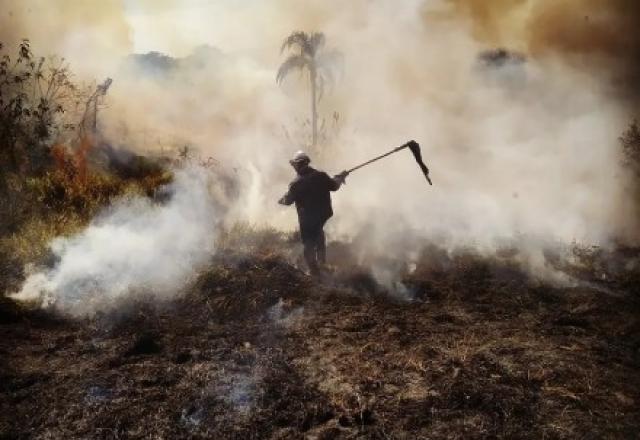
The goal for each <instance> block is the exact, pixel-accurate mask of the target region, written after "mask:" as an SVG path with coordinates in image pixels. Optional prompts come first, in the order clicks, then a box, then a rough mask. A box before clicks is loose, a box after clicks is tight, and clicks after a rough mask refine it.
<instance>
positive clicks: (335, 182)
mask: <svg viewBox="0 0 640 440" xmlns="http://www.w3.org/2000/svg"><path fill="white" fill-rule="evenodd" d="M348 175H349V173H348V172H346V171H343V172H341V173H340V174H336V175H335V176H333V178H331V177H329V176H328V175H327V177H328V178H329V190H331V191H338V189H340V186H342V185H345V184H346V182H345V180H346V178H347V176H348Z"/></svg>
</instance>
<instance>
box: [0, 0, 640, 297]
mask: <svg viewBox="0 0 640 440" xmlns="http://www.w3.org/2000/svg"><path fill="white" fill-rule="evenodd" d="M9 3H10V7H9V8H8V9H9V10H12V11H14V12H13V14H14V15H13V18H10V19H9V23H10V26H9V27H8V28H5V29H9V31H7V30H5V31H4V34H2V35H3V36H4V35H5V34H7V32H10V35H11V36H17V35H20V36H25V37H30V38H32V40H33V43H34V44H33V46H34V48H38V50H42V48H44V49H45V50H50V51H54V52H55V53H59V54H60V55H63V56H66V57H67V58H69V59H71V60H73V62H74V64H73V66H72V67H73V68H76V67H81V68H82V70H83V71H84V70H86V69H87V66H90V67H91V69H90V70H92V72H91V74H92V75H94V76H96V77H99V78H102V77H106V76H109V77H112V78H114V84H113V86H112V88H111V89H110V95H109V102H110V106H109V108H108V109H105V111H104V112H103V114H102V119H101V121H100V125H101V130H102V132H103V133H104V136H105V137H107V139H108V140H110V141H111V142H113V143H114V144H127V145H130V146H133V147H136V148H138V149H139V150H143V151H149V150H152V151H155V152H158V151H163V152H167V151H172V150H171V148H174V147H177V146H182V145H187V144H188V145H189V146H190V147H192V148H193V151H197V152H198V153H197V154H200V155H202V156H203V157H204V158H206V157H208V156H211V157H214V158H215V159H217V160H219V161H220V163H221V164H223V166H226V167H228V168H233V169H235V170H237V175H238V176H239V178H240V179H241V181H242V183H243V191H242V194H241V196H240V198H239V200H238V201H237V203H236V204H235V206H234V207H233V209H231V210H230V211H229V213H227V214H226V215H225V217H224V219H221V220H224V221H228V222H234V221H238V220H242V221H249V222H252V223H255V224H261V225H264V224H267V225H271V226H275V227H278V228H283V229H293V228H295V214H294V212H293V211H292V210H286V209H284V208H282V207H280V206H278V205H277V204H276V200H277V199H278V198H279V197H280V196H281V195H282V193H283V192H284V191H285V190H286V187H287V183H288V182H289V180H290V179H291V178H292V177H293V175H292V170H291V169H290V167H289V165H288V163H287V159H288V158H289V156H290V155H291V154H292V153H293V152H294V151H295V150H298V149H300V148H303V149H308V148H309V146H308V145H306V142H307V138H305V137H304V136H299V135H298V133H301V132H304V131H305V128H304V127H305V126H304V124H305V120H306V119H308V118H309V116H308V114H309V99H310V98H309V93H310V92H309V89H308V84H307V77H306V76H305V75H304V74H301V75H300V77H296V75H293V76H291V77H290V78H288V79H287V80H286V81H285V83H284V84H283V85H282V86H281V87H280V86H278V85H277V84H276V82H275V74H276V71H277V69H278V66H279V63H281V62H282V61H283V59H284V57H283V56H282V55H281V54H280V44H281V42H282V40H283V39H284V38H285V37H286V36H287V35H288V34H289V33H290V32H291V31H294V30H306V31H310V32H311V31H322V32H324V33H325V35H326V37H327V46H328V47H331V48H336V49H338V50H340V51H341V52H342V54H343V57H344V69H343V70H344V71H343V75H342V77H341V78H340V80H339V81H338V82H337V83H336V85H335V86H334V87H333V88H331V89H330V90H327V93H326V94H325V96H324V97H323V98H322V100H321V101H320V103H319V109H320V113H321V117H322V120H321V123H324V127H325V129H324V130H325V134H326V140H325V141H324V142H323V143H322V144H321V145H320V146H319V147H318V148H317V150H314V151H310V153H311V155H312V157H313V164H314V165H316V166H317V167H319V168H323V169H326V170H327V171H328V172H330V173H337V172H339V171H341V170H343V169H346V168H349V167H351V166H354V165H357V164H358V163H360V162H364V161H366V160H367V159H369V158H371V157H372V156H375V155H378V154H380V153H383V152H385V151H388V150H389V149H391V148H393V147H395V146H397V145H400V144H402V143H404V142H406V141H407V140H409V139H415V140H416V141H418V142H419V143H420V144H421V145H422V148H423V156H424V157H425V160H426V162H427V164H428V165H429V166H430V168H431V172H432V178H433V180H434V186H433V187H427V186H426V184H425V182H424V177H423V176H422V175H421V173H420V171H419V169H418V168H417V167H416V165H415V162H414V161H413V159H412V158H411V157H410V155H409V154H408V153H406V152H405V153H406V154H398V155H394V156H391V157H389V158H387V159H385V160H384V162H380V163H376V164H374V165H371V166H370V167H366V168H363V169H362V170H359V171H357V172H356V173H354V174H353V175H351V176H349V178H348V179H347V183H348V184H347V186H346V187H344V188H342V189H341V190H340V192H338V193H337V194H335V196H334V208H335V209H334V210H335V212H336V216H335V218H334V219H332V220H331V221H330V223H329V225H328V229H329V235H330V237H333V238H342V239H346V240H350V241H353V242H354V243H357V244H358V247H359V249H360V253H361V255H363V256H366V255H373V254H384V255H387V256H398V257H403V258H404V257H405V256H408V255H410V254H411V253H415V252H417V251H416V249H414V248H415V246H416V243H418V242H419V241H420V239H427V240H430V241H435V242H437V243H439V244H440V245H442V246H444V247H446V248H454V247H458V246H470V247H474V248H476V249H478V250H480V251H487V252H492V251H494V250H495V249H496V248H498V247H500V246H501V245H502V244H504V243H505V242H508V243H511V244H515V245H517V246H518V247H519V248H520V249H521V250H522V251H523V253H524V255H528V257H523V258H524V259H526V260H527V261H529V262H530V263H531V264H533V265H534V266H540V265H543V264H544V259H543V258H542V256H541V252H542V249H543V248H544V246H545V245H546V243H548V242H553V241H557V242H559V243H571V242H572V241H578V242H584V243H590V244H599V245H607V244H610V243H612V242H614V241H616V242H625V243H634V242H636V241H637V239H638V237H637V231H638V230H639V229H638V225H637V221H636V218H635V216H634V215H633V213H634V212H635V207H634V206H632V203H630V199H629V196H628V194H627V190H626V186H627V176H626V175H625V173H624V171H623V170H622V169H621V167H620V159H621V158H620V149H619V146H618V141H617V139H618V136H619V134H620V133H621V132H622V130H623V129H624V128H625V127H626V126H627V124H628V123H629V121H630V120H631V119H632V118H633V116H634V112H635V111H637V110H638V99H637V98H638V96H637V93H636V91H635V89H633V87H632V85H633V84H637V81H636V82H635V83H634V82H633V81H634V80H637V78H638V72H639V69H638V60H640V56H638V55H639V54H640V31H638V26H637V23H638V22H640V19H639V17H640V6H638V4H637V2H634V1H630V0H614V1H607V2H603V1H597V0H571V1H565V2H557V1H552V0H548V1H547V0H499V1H491V2H487V1H480V0H478V1H476V0H408V1H403V2H397V1H392V0H374V1H365V0H356V1H352V2H349V3H348V4H345V3H344V2H331V1H321V0H310V1H307V2H304V5H302V4H301V3H300V2H298V1H293V0H267V1H260V2H258V1H247V2H234V1H230V0H225V1H220V2H215V3H206V2H198V1H195V0H192V1H182V2H177V1H170V0H167V1H163V2H138V3H137V4H136V6H130V3H129V2H125V3H124V4H123V3H121V2H117V1H112V2H102V3H101V6H100V8H101V9H103V10H104V12H99V10H96V11H92V12H91V13H89V12H87V13H86V14H85V13H84V12H82V11H86V9H87V8H88V6H86V5H85V4H84V2H80V1H66V2H62V3H61V5H57V6H56V7H55V8H59V9H56V11H53V10H54V9H55V8H54V6H53V5H52V3H50V2H44V1H35V0H30V1H26V2H23V1H10V2H9ZM28 4H33V5H35V4H37V5H38V10H37V11H36V9H34V8H32V11H31V12H30V13H26V12H25V8H27V6H25V5H28ZM125 6H126V7H125ZM92 7H93V5H92ZM69 11H73V13H70V14H69V15H67V12H69ZM47 13H51V14H52V15H49V16H48V15H47ZM79 17H81V18H79ZM5 19H6V17H5ZM40 24H42V26H41V27H39V25H40ZM50 32H51V34H52V35H54V37H52V38H51V39H50V41H45V39H44V38H42V35H44V34H45V33H46V34H47V35H49V33H50ZM78 36H79V37H84V36H86V37H87V38H76V37H78ZM174 36H175V38H174ZM73 41H81V42H82V48H83V50H82V54H80V53H79V52H78V46H77V45H75V44H71V43H73ZM70 42H71V43H70ZM39 44H41V47H38V46H39ZM497 48H504V49H505V51H504V54H506V55H505V56H506V58H505V59H506V60H510V59H511V60H520V61H519V62H504V63H503V62H500V63H487V62H486V60H487V59H490V58H491V57H489V58H487V57H486V56H484V57H483V56H482V54H486V53H487V51H491V50H495V49H497ZM85 49H86V50H85ZM131 50H135V51H137V52H139V53H146V52H149V51H158V52H159V53H161V54H163V55H166V56H167V57H168V58H166V59H165V61H166V63H164V64H165V66H164V67H162V66H159V65H156V66H155V68H152V69H149V65H148V63H147V64H146V65H145V64H144V62H143V63H142V65H141V63H140V60H139V59H137V60H136V59H135V58H131V57H129V58H127V57H125V56H124V52H127V53H129V52H130V51H131ZM511 55H513V56H511ZM152 58H153V57H152ZM154 59H156V60H158V59H162V57H158V56H156V57H155V58H154ZM107 61H108V62H107ZM147 61H149V60H147ZM160 64H162V63H160ZM167 66H169V67H167ZM333 115H336V116H335V117H334V116H333ZM323 121H324V122H323ZM183 183H184V185H182V186H181V188H183V189H184V191H185V194H183V195H181V196H180V197H178V196H176V200H182V199H185V200H189V201H193V203H194V204H195V205H198V207H197V208H196V207H192V208H190V209H197V210H201V211H203V212H200V211H198V212H199V213H201V214H206V215H209V214H212V213H211V212H209V209H210V208H207V207H205V206H203V205H204V204H203V202H202V201H201V200H200V201H197V200H198V199H195V198H192V196H190V195H188V193H190V192H198V191H199V189H198V187H197V185H193V186H191V184H190V183H189V182H188V181H184V180H183ZM178 193H180V194H182V193H181V192H180V191H177V192H176V194H178ZM140 203H142V202H140ZM173 203H178V202H173ZM145 206H146V205H145ZM171 206H173V205H171ZM123 209H124V211H122V213H121V214H119V216H118V218H119V219H122V218H124V217H126V216H127V215H128V214H130V215H133V214H134V212H136V211H135V209H134V208H133V207H131V206H127V207H126V208H123ZM144 209H149V210H156V208H152V207H151V206H147V207H146V208H144ZM158 210H159V212H166V213H167V214H166V216H164V217H163V218H164V220H163V221H166V222H167V223H171V222H172V221H176V222H178V224H179V226H178V227H177V228H170V227H169V226H168V225H165V224H164V223H163V224H162V227H158V228H150V229H149V230H148V234H149V235H148V236H147V235H145V237H146V238H145V240H147V241H153V242H156V241H157V242H165V240H164V239H160V238H158V240H155V239H153V238H152V237H156V234H162V233H164V232H163V231H170V230H178V229H180V230H182V229H184V228H186V229H187V230H191V229H193V228H192V227H191V226H188V225H189V224H190V223H189V222H191V221H193V222H195V224H194V225H195V230H196V231H201V232H202V229H200V228H201V227H202V223H201V220H202V219H201V217H200V216H199V215H193V216H191V215H190V216H184V217H183V216H180V215H176V216H174V215H173V214H171V215H170V214H169V213H172V212H174V211H173V210H172V209H171V208H158ZM163 210H165V211H163ZM110 218H112V217H107V219H110ZM114 218H115V217H114ZM100 222H103V223H100ZM181 222H182V223H181ZM108 224H109V222H107V223H104V219H102V220H98V221H97V223H96V224H94V225H92V226H91V227H90V228H89V229H88V231H87V232H86V234H84V235H83V237H85V238H86V239H87V240H89V242H92V240H93V239H92V238H91V237H92V234H94V233H96V232H97V231H101V230H102V229H101V228H102V226H100V225H108ZM119 224H126V222H125V221H121V220H119ZM124 231H128V229H126V228H125V229H124ZM127 233H128V232H127ZM146 233H147V232H145V234H146ZM167 233H169V232H167ZM203 233H204V232H203ZM171 234H173V232H171ZM157 236H158V237H160V235H157ZM80 241H82V240H80ZM147 241H145V242H147ZM195 241H197V240H196V238H195V236H194V243H195ZM61 243H64V244H61ZM77 243H78V242H76V241H71V242H67V241H65V240H62V241H58V242H57V244H56V245H55V246H56V247H57V249H60V253H61V255H69V256H71V255H75V252H78V255H81V254H82V252H83V251H87V252H89V253H91V252H92V250H90V249H88V248H87V247H86V246H84V245H78V244H77ZM188 247H189V246H187V248H188ZM96 249H97V247H96ZM155 249H156V250H158V248H155ZM188 250H189V251H190V250H191V249H188ZM134 251H135V250H134V249H131V252H134ZM185 252H186V250H185ZM186 254H187V255H191V254H190V252H186ZM141 259H142V262H141V263H140V264H139V265H138V264H137V263H136V262H135V261H133V260H131V265H132V266H134V267H138V269H136V271H138V270H140V268H144V270H140V272H142V273H145V274H149V273H153V274H157V276H158V279H148V278H145V281H148V282H152V283H154V285H156V286H159V285H163V284H164V283H167V284H169V285H175V283H173V282H171V280H170V279H169V278H171V274H174V271H169V272H164V271H163V270H162V269H160V268H162V267H163V264H164V265H166V264H167V261H164V262H161V263H160V265H159V266H158V269H152V267H155V266H153V264H154V263H155V261H154V259H153V258H150V259H146V258H143V257H142V256H141ZM61 261H62V262H64V261H65V258H64V257H63V258H62V260H61ZM187 261H191V260H189V259H187ZM195 261H199V260H198V259H197V258H196V260H195ZM95 262H96V263H99V262H100V261H99V259H97V260H95ZM100 263H102V262H100ZM104 263H108V264H116V263H115V262H114V261H105V262H104ZM108 264H107V266H108ZM65 267H66V266H65V265H64V264H62V265H60V266H59V267H57V268H56V269H55V270H54V272H51V273H47V274H40V276H39V278H31V279H30V281H29V283H31V284H29V285H33V283H34V280H35V279H38V280H41V281H39V282H43V283H46V284H47V285H48V286H50V288H51V290H53V291H62V290H64V289H67V286H68V283H67V281H62V280H63V278H64V279H65V280H66V278H65V276H63V274H66V273H68V272H67V269H65ZM178 272H179V271H178ZM96 275H99V276H103V278H104V279H105V280H107V281H105V282H104V285H106V284H108V283H109V282H113V283H115V284H116V285H120V284H118V283H119V282H120V281H119V280H115V279H111V278H109V277H108V276H107V277H104V274H100V273H99V274H96ZM178 275H182V272H179V273H178ZM178 278H179V277H178ZM71 279H74V278H73V277H72V278H71ZM98 279H100V277H98ZM122 285H126V283H124V284H122ZM71 290H73V289H71ZM116 290H117V291H118V292H120V293H121V292H123V290H122V289H120V288H118V289H116Z"/></svg>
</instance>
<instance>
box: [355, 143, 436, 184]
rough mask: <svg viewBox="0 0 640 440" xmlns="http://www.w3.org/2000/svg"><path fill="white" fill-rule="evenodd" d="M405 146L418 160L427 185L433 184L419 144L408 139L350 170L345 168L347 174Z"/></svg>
mask: <svg viewBox="0 0 640 440" xmlns="http://www.w3.org/2000/svg"><path fill="white" fill-rule="evenodd" d="M405 148H409V149H410V150H411V152H412V153H413V157H415V158H416V162H418V165H419V166H420V169H421V170H422V172H423V173H424V177H426V178H427V182H429V185H433V183H431V179H430V178H429V168H427V166H426V165H425V164H424V162H423V161H422V153H420V145H418V143H417V142H416V141H409V142H407V143H406V144H402V145H400V146H399V147H396V148H394V149H393V150H391V151H389V152H388V153H385V154H382V155H380V156H378V157H374V158H373V159H371V160H369V161H367V162H365V163H362V164H360V165H358V166H357V167H353V168H351V169H350V170H347V174H351V173H352V172H354V171H355V170H357V169H360V168H362V167H364V166H366V165H369V164H370V163H373V162H375V161H377V160H380V159H382V158H384V157H387V156H389V155H390V154H393V153H397V152H398V151H400V150H404V149H405Z"/></svg>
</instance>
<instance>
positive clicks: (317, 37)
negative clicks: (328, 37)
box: [309, 32, 325, 57]
mask: <svg viewBox="0 0 640 440" xmlns="http://www.w3.org/2000/svg"><path fill="white" fill-rule="evenodd" d="M324 43H325V37H324V34H323V33H322V32H314V33H312V34H311V36H310V37H309V54H310V55H311V56H312V57H315V56H316V54H317V53H318V51H320V50H321V49H322V48H323V47H324Z"/></svg>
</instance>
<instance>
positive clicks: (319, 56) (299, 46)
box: [276, 31, 342, 147]
mask: <svg viewBox="0 0 640 440" xmlns="http://www.w3.org/2000/svg"><path fill="white" fill-rule="evenodd" d="M324 44H325V36H324V34H323V33H321V32H314V33H311V34H307V33H306V32H300V31H296V32H293V33H291V35H289V36H288V37H287V38H286V39H285V40H284V42H283V43H282V48H281V49H280V52H281V53H282V52H284V51H285V50H288V49H294V50H296V52H294V53H293V54H291V55H289V57H288V58H287V59H286V60H285V61H284V62H283V63H282V65H280V68H279V69H278V74H277V75H276V82H277V83H278V84H280V83H281V82H282V81H283V80H284V79H285V78H286V76H287V75H288V74H289V73H290V72H292V71H293V70H300V71H305V70H306V71H308V72H309V84H310V87H311V127H312V137H311V139H312V141H311V142H312V146H313V147H315V146H316V143H317V142H318V109H317V105H318V102H319V101H320V99H322V95H323V93H324V88H325V84H333V82H334V79H335V77H334V71H333V70H334V68H335V67H336V66H337V65H339V63H340V62H341V60H342V55H341V54H340V53H339V52H338V51H335V50H331V51H325V50H323V49H324Z"/></svg>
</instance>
